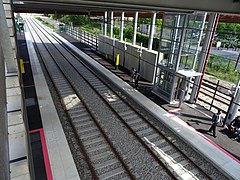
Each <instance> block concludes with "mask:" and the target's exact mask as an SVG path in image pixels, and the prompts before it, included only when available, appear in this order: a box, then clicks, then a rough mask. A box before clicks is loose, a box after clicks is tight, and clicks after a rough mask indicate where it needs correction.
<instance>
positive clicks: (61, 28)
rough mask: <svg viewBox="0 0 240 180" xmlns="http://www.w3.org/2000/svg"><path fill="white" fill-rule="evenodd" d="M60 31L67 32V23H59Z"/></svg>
mask: <svg viewBox="0 0 240 180" xmlns="http://www.w3.org/2000/svg"><path fill="white" fill-rule="evenodd" d="M58 26H59V32H65V24H63V23H59V25H58Z"/></svg>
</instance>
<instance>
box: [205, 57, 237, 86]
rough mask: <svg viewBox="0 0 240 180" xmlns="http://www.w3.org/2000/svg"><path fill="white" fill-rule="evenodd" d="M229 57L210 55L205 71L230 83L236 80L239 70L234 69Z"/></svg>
mask: <svg viewBox="0 0 240 180" xmlns="http://www.w3.org/2000/svg"><path fill="white" fill-rule="evenodd" d="M231 62H232V60H231V59H227V58H223V57H221V56H217V55H211V56H210V58H209V62H208V65H207V69H206V73H208V74H211V75H214V76H215V77H217V78H219V79H222V80H226V81H229V82H232V83H236V82H237V81H238V74H239V71H235V70H234V64H232V63H231Z"/></svg>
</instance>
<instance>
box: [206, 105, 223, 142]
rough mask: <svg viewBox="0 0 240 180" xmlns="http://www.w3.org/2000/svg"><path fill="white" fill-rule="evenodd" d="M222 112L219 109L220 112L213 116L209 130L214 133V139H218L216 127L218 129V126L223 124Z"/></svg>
mask: <svg viewBox="0 0 240 180" xmlns="http://www.w3.org/2000/svg"><path fill="white" fill-rule="evenodd" d="M222 119H223V117H222V111H221V110H220V109H218V112H217V113H214V114H213V117H212V125H211V127H210V129H209V132H212V131H213V137H214V138H216V137H217V136H216V127H217V124H218V123H220V122H222Z"/></svg>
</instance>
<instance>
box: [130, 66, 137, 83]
mask: <svg viewBox="0 0 240 180" xmlns="http://www.w3.org/2000/svg"><path fill="white" fill-rule="evenodd" d="M135 72H136V70H135V69H134V68H133V67H132V70H131V75H130V82H134V79H135V78H134V76H135Z"/></svg>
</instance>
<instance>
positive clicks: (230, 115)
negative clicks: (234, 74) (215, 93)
mask: <svg viewBox="0 0 240 180" xmlns="http://www.w3.org/2000/svg"><path fill="white" fill-rule="evenodd" d="M239 86H240V75H239V77H238V83H237V84H236V89H235V92H234V94H233V96H232V100H231V102H230V105H229V107H228V111H227V114H226V116H225V119H224V122H223V124H224V125H225V124H229V123H230V122H231V121H232V120H233V119H234V118H235V117H236V115H237V112H238V109H239V103H240V87H239Z"/></svg>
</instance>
